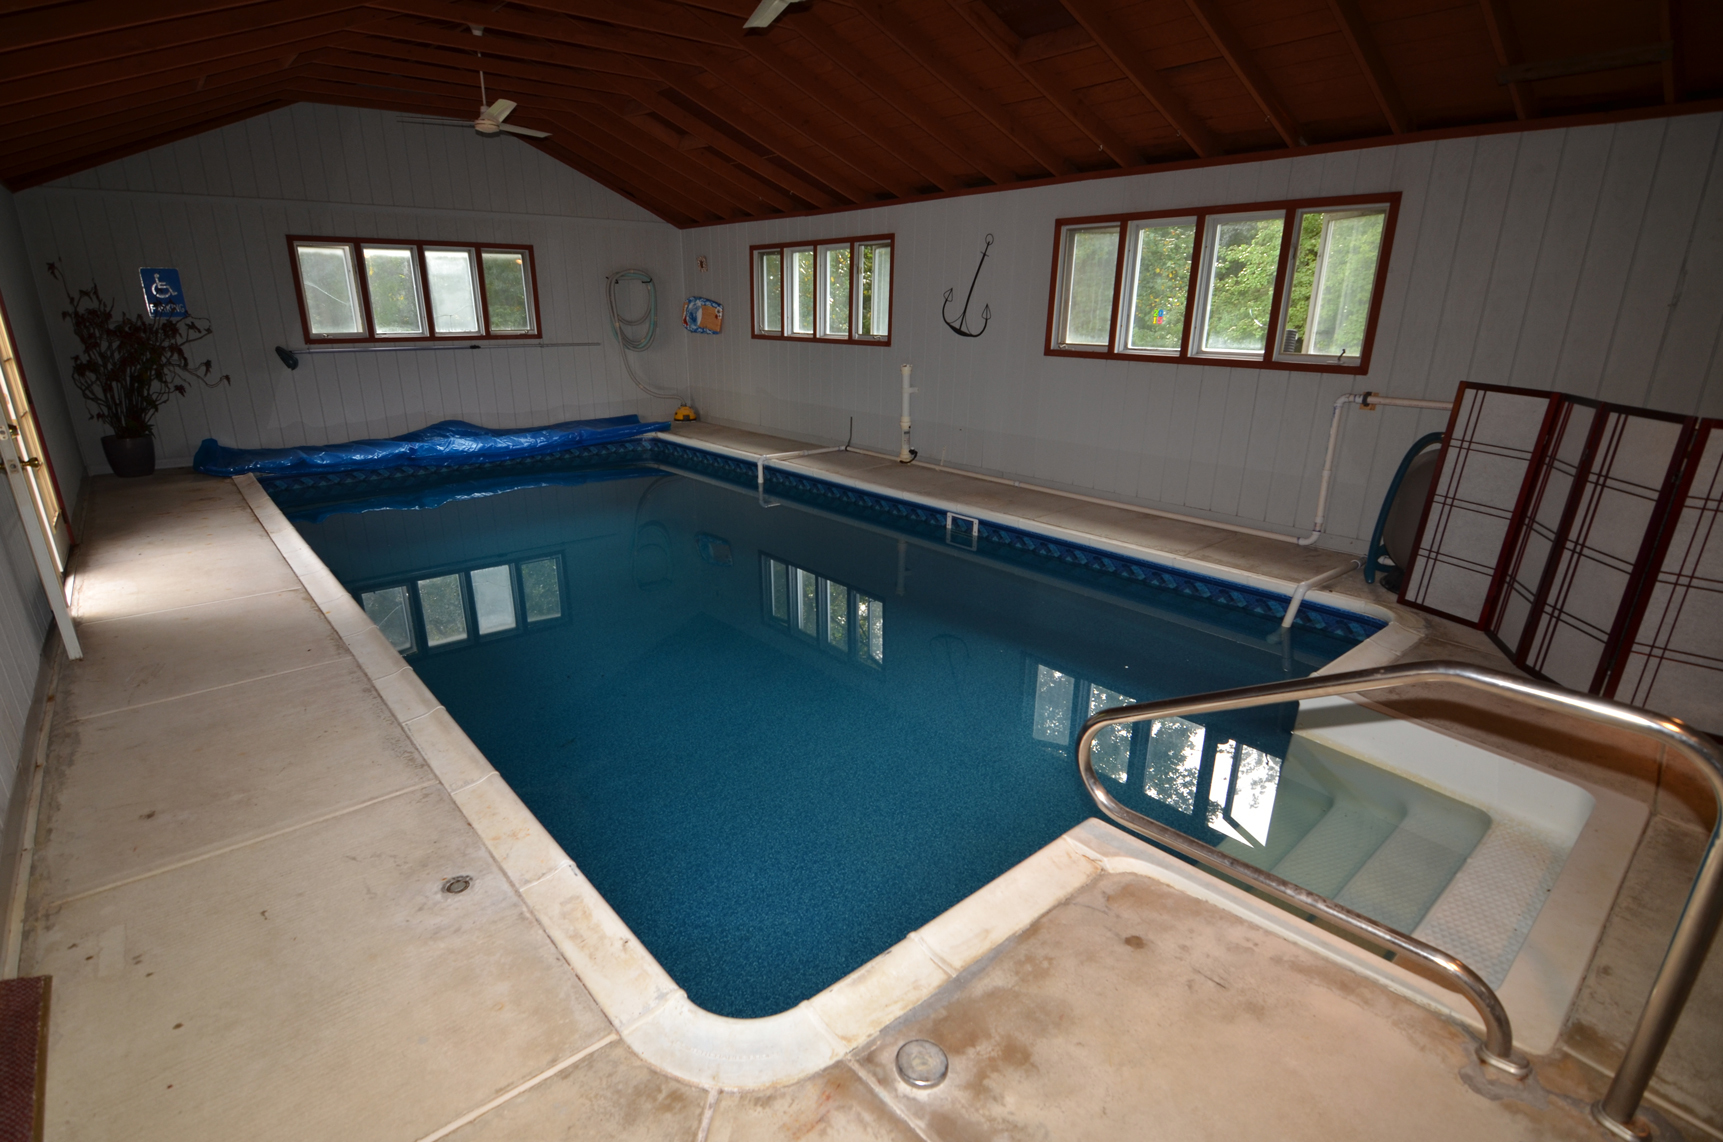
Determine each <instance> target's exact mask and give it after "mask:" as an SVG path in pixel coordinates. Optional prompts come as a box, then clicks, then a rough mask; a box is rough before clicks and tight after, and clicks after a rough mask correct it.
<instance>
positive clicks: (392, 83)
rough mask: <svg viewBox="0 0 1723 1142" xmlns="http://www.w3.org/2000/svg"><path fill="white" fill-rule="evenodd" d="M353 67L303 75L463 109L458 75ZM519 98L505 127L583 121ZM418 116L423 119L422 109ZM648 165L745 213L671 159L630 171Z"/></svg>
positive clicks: (536, 99)
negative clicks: (364, 77) (362, 79)
mask: <svg viewBox="0 0 1723 1142" xmlns="http://www.w3.org/2000/svg"><path fill="white" fill-rule="evenodd" d="M355 62H356V61H348V62H347V63H345V64H339V63H326V62H318V63H314V64H312V65H310V66H309V67H307V68H305V69H304V75H305V76H306V77H307V78H309V79H313V80H321V81H323V82H325V83H336V84H338V83H349V84H355V85H357V83H358V82H360V81H356V80H354V79H353V78H352V76H354V75H356V74H358V75H367V76H373V75H374V76H375V79H372V80H368V81H365V82H366V85H367V86H369V87H371V88H372V89H383V90H386V91H390V92H393V93H396V94H397V95H407V96H411V97H423V98H426V99H433V100H437V99H440V100H443V101H453V102H454V104H455V106H457V107H459V106H462V99H463V97H464V96H465V95H466V91H465V88H466V83H465V79H464V77H461V76H459V75H449V73H446V72H445V73H444V74H443V75H442V76H439V75H437V74H436V73H435V70H434V69H426V68H424V67H423V66H422V65H419V64H412V63H409V62H407V61H400V62H399V63H398V64H397V67H398V68H399V69H401V70H398V71H395V72H393V73H390V72H372V71H360V70H359V69H358V68H357V67H356V66H354V63H355ZM387 62H388V61H383V60H379V61H378V63H379V64H383V65H386V64H387ZM427 71H430V72H431V74H425V73H426V72H427ZM535 92H536V93H535ZM521 94H522V96H523V98H525V99H526V102H524V103H522V104H521V106H520V109H519V110H517V111H516V112H515V113H514V114H513V115H512V116H510V118H509V122H511V123H518V124H519V125H520V126H523V127H536V128H537V129H539V130H545V129H547V128H549V127H550V126H552V125H553V124H557V123H560V122H563V121H565V120H567V119H569V118H571V117H572V118H575V119H576V120H584V119H586V118H587V112H586V111H585V110H583V109H582V107H581V105H580V104H579V103H575V102H570V101H566V100H562V99H557V98H555V97H553V96H551V95H549V94H548V93H545V92H537V91H536V89H530V88H529V89H526V90H523V91H522V92H521ZM444 105H445V104H444V103H438V104H437V106H439V107H440V106H444ZM465 106H466V107H468V108H474V109H475V110H476V105H475V104H473V103H467V104H466V105H465ZM419 113H420V114H425V112H424V111H422V110H421V111H420V112H419ZM472 113H473V111H472V110H467V111H463V112H460V114H461V115H470V114H472ZM678 158H680V156H678ZM647 164H649V165H651V166H656V167H658V168H659V169H658V171H656V172H653V173H655V174H656V175H657V176H658V177H661V178H663V179H665V180H667V181H668V182H669V183H670V184H671V185H674V186H677V187H678V188H679V189H681V190H682V191H684V192H685V194H684V196H685V197H686V196H687V194H688V193H690V192H691V194H692V199H693V200H697V201H705V200H710V201H713V202H715V203H719V204H721V205H723V206H727V207H728V208H729V214H730V216H735V217H740V216H745V215H746V214H748V213H749V210H748V206H747V205H746V203H744V202H742V201H739V200H738V198H737V192H732V191H729V190H728V188H726V187H721V186H713V185H712V183H711V180H710V179H706V178H702V177H700V176H698V175H696V176H694V177H690V175H689V174H688V173H687V172H684V171H681V170H678V169H677V167H676V164H675V163H674V162H673V161H671V160H667V159H664V158H662V157H657V156H647V159H646V164H643V163H642V162H641V161H639V160H635V161H634V166H635V167H637V168H639V167H641V166H643V165H647ZM718 213H719V214H720V216H723V215H724V214H725V211H723V210H722V209H720V210H719V211H718Z"/></svg>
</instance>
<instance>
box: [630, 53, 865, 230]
mask: <svg viewBox="0 0 1723 1142" xmlns="http://www.w3.org/2000/svg"><path fill="white" fill-rule="evenodd" d="M643 70H645V71H646V72H647V73H648V75H649V76H656V77H657V79H658V80H659V81H660V82H662V83H663V84H664V85H665V86H666V87H668V88H671V89H674V90H675V91H676V92H677V93H678V94H680V95H681V96H682V97H683V98H684V99H686V100H688V101H689V102H690V103H693V104H695V105H696V106H698V107H704V108H708V109H710V110H711V112H712V114H713V115H715V116H716V117H717V118H718V119H719V120H720V121H721V122H723V123H725V124H727V125H728V126H730V127H731V128H732V129H734V130H736V131H739V132H741V133H742V134H743V135H744V136H745V137H747V138H749V139H752V140H753V141H754V142H755V143H757V144H759V145H760V146H761V147H763V148H764V149H765V150H766V151H767V152H768V153H770V154H775V155H777V156H778V157H779V158H780V159H782V160H783V161H784V162H787V163H793V164H794V165H795V166H796V168H797V169H798V170H801V171H803V172H805V173H806V174H807V175H808V176H809V177H810V178H812V179H814V180H816V181H817V182H820V183H823V184H824V185H826V186H828V187H830V188H831V189H832V190H833V191H835V192H836V193H837V194H839V195H840V196H842V197H843V198H846V199H848V200H849V201H850V202H871V201H873V200H874V197H875V196H874V194H873V193H872V192H871V191H869V190H868V189H867V184H866V183H860V182H857V181H856V178H855V175H852V174H846V173H844V171H843V169H842V168H841V167H840V166H839V165H835V164H834V163H833V162H829V161H827V160H825V159H823V158H821V157H820V155H821V154H822V153H823V154H826V155H829V156H831V158H832V159H834V160H836V162H837V163H838V164H842V166H845V167H849V168H850V169H852V170H854V171H855V172H856V174H860V175H861V176H862V177H864V178H866V179H869V180H870V181H871V180H873V179H874V177H875V176H874V173H873V172H871V171H868V170H864V169H862V168H861V167H860V166H859V165H858V164H857V161H856V160H855V159H854V156H851V155H846V154H845V153H844V152H843V151H842V149H840V148H838V147H835V146H834V145H833V144H832V143H830V142H829V141H828V140H826V139H823V138H820V137H819V136H818V135H814V134H810V133H809V132H810V131H817V128H816V127H814V126H812V125H811V124H806V125H805V120H804V121H803V122H798V121H797V120H796V119H794V118H792V117H791V115H792V112H791V110H790V108H788V107H786V106H785V104H784V101H783V100H782V99H779V98H776V97H774V96H773V95H771V94H770V93H767V92H765V91H764V90H763V89H762V88H760V87H758V86H757V85H755V84H754V83H753V82H752V81H751V80H749V79H748V78H747V77H746V76H742V75H739V74H737V73H735V72H733V71H726V72H725V73H724V74H722V75H719V74H718V73H711V74H710V75H709V76H708V78H710V79H711V81H712V83H713V84H714V85H717V86H713V87H707V86H705V85H703V84H702V83H700V77H701V76H702V75H705V74H707V73H704V72H699V71H696V70H694V69H691V68H677V67H672V66H670V65H668V64H662V63H651V64H648V65H647V66H646V67H645V68H644V69H643ZM719 86H721V87H724V88H727V89H728V92H727V91H724V90H719ZM729 92H734V93H735V94H734V96H732V95H731V94H729ZM738 98H739V99H743V100H746V101H747V102H748V103H751V104H752V105H753V106H755V107H758V108H759V109H760V113H758V114H756V113H754V112H752V111H750V110H749V108H748V106H747V105H746V104H743V103H740V102H738V101H737V100H738ZM773 120H775V121H776V122H777V123H778V124H780V125H781V126H782V127H783V128H784V130H779V128H778V127H775V126H773V125H772V121H773ZM786 131H787V132H789V133H785V132H786ZM797 135H800V136H802V137H803V138H805V139H806V140H807V142H805V143H803V142H798V141H797V140H796V136H797ZM888 193H889V192H888Z"/></svg>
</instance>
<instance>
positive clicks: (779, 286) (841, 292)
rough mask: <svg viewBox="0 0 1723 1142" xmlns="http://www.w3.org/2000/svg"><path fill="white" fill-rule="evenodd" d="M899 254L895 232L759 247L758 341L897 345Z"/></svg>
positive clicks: (753, 256) (754, 254)
mask: <svg viewBox="0 0 1723 1142" xmlns="http://www.w3.org/2000/svg"><path fill="white" fill-rule="evenodd" d="M891 250H892V236H891V235H889V234H886V235H877V236H874V237H867V238H838V239H835V240H833V241H827V242H810V243H806V244H786V245H774V246H755V247H754V248H753V249H752V250H751V251H750V252H749V253H750V257H749V261H750V265H751V270H750V274H751V278H752V296H753V333H754V336H755V337H764V338H769V339H772V340H779V339H783V340H803V339H805V340H809V341H835V342H842V343H846V344H864V345H889V344H891V282H892V261H891Z"/></svg>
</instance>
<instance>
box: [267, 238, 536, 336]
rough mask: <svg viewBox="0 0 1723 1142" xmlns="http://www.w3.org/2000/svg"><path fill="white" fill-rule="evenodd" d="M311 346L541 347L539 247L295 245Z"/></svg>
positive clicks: (325, 241) (342, 241) (302, 241)
mask: <svg viewBox="0 0 1723 1142" xmlns="http://www.w3.org/2000/svg"><path fill="white" fill-rule="evenodd" d="M288 245H289V247H290V250H291V253H292V262H293V273H294V277H295V280H296V281H297V283H298V285H299V308H300V317H301V319H302V320H303V322H304V328H305V337H306V339H307V340H308V341H374V340H389V341H394V340H416V339H431V338H438V337H460V338H462V339H470V338H475V337H479V338H490V337H536V336H538V335H539V334H538V323H537V317H536V311H537V299H538V282H537V279H536V278H535V277H534V271H533V262H532V248H531V247H530V246H482V245H477V244H467V243H458V242H455V243H451V242H383V241H366V240H363V239H357V238H304V237H290V238H289V239H288Z"/></svg>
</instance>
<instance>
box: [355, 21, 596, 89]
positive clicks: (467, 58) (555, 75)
mask: <svg viewBox="0 0 1723 1142" xmlns="http://www.w3.org/2000/svg"><path fill="white" fill-rule="evenodd" d="M336 50H337V54H339V53H343V52H345V53H351V54H353V55H355V56H366V57H369V58H370V59H371V60H381V61H383V62H385V63H387V62H388V61H391V60H403V61H407V62H410V63H413V64H418V65H422V66H425V67H433V68H441V69H445V70H449V71H455V72H459V73H461V74H462V75H465V76H467V77H468V82H470V83H471V84H472V88H473V106H474V107H477V106H478V99H479V72H481V71H483V72H484V73H485V75H486V76H487V77H497V76H501V77H502V78H503V79H504V80H505V81H508V80H513V81H524V82H533V83H538V84H540V85H542V86H545V87H556V88H572V89H578V90H584V91H602V92H608V93H610V94H612V95H622V94H626V93H627V90H628V81H627V80H626V79H624V78H623V77H621V76H618V75H605V74H602V73H599V74H594V73H592V72H587V71H584V70H582V69H579V68H572V67H546V66H544V65H543V64H536V63H526V62H522V61H520V60H514V59H507V58H503V57H498V56H486V57H484V58H483V59H480V58H479V57H478V56H477V55H474V54H473V53H472V52H452V51H441V50H439V49H437V48H428V47H423V46H421V45H418V44H403V43H400V42H398V41H395V40H385V39H379V38H377V37H375V36H348V37H346V38H345V39H343V40H341V41H340V43H339V45H338V47H337V49H336ZM364 66H365V70H367V71H376V70H378V68H377V67H376V66H374V65H372V64H370V63H367V64H365V65H364ZM489 82H490V86H491V87H494V88H496V89H497V92H496V93H497V94H507V92H506V91H503V90H502V88H503V86H505V85H506V84H505V85H499V84H497V83H496V82H495V80H494V78H492V79H491V80H490V81H489ZM493 97H494V96H493Z"/></svg>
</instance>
